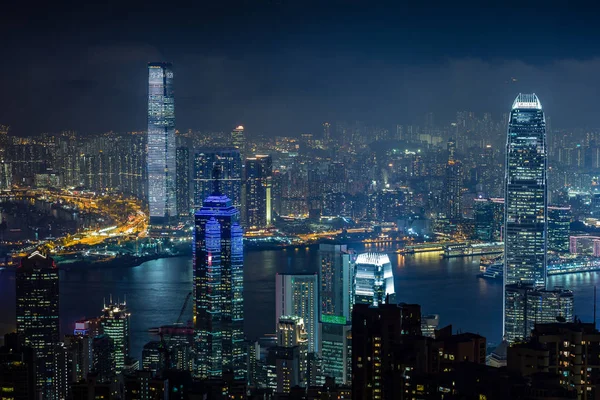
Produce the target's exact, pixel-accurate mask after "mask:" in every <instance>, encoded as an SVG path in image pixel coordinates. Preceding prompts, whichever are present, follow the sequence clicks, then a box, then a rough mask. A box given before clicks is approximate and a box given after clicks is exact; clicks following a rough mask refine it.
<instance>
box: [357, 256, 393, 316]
mask: <svg viewBox="0 0 600 400" xmlns="http://www.w3.org/2000/svg"><path fill="white" fill-rule="evenodd" d="M355 271H356V274H355V277H354V303H355V304H369V305H372V306H374V307H377V306H378V305H380V304H385V303H387V300H386V298H387V296H388V295H393V294H394V293H396V291H395V290H394V274H393V272H392V264H391V263H390V259H389V257H388V255H387V254H384V253H363V254H359V255H358V257H357V258H356V267H355Z"/></svg>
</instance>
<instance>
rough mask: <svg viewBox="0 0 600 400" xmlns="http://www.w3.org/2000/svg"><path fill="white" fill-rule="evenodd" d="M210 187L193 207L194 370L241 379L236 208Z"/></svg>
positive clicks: (241, 318)
mask: <svg viewBox="0 0 600 400" xmlns="http://www.w3.org/2000/svg"><path fill="white" fill-rule="evenodd" d="M215 182H217V183H216V184H215V191H214V192H213V193H212V194H211V195H210V196H208V197H207V198H206V199H205V200H204V204H203V206H202V208H201V209H199V210H198V211H196V213H195V228H194V271H193V272H194V276H193V282H194V292H193V293H194V330H195V346H196V355H197V358H196V364H195V368H194V369H195V374H196V375H197V376H199V377H202V378H220V377H222V376H223V372H224V371H232V372H233V375H234V378H235V379H239V380H243V379H246V372H247V366H246V349H245V345H244V298H243V291H244V269H243V268H244V249H243V231H242V227H241V226H240V224H239V220H240V214H239V211H238V210H237V209H236V208H235V207H234V206H233V205H232V202H231V199H230V198H229V197H227V196H226V195H223V194H221V193H220V190H219V187H218V182H219V179H218V178H216V179H215Z"/></svg>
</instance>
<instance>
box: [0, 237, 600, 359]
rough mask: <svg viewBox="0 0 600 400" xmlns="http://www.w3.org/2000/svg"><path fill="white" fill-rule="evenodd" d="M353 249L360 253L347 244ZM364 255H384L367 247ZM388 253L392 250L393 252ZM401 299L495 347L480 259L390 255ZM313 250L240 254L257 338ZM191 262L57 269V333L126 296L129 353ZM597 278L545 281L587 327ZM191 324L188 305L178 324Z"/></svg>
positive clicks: (180, 296)
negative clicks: (564, 294) (288, 277)
mask: <svg viewBox="0 0 600 400" xmlns="http://www.w3.org/2000/svg"><path fill="white" fill-rule="evenodd" d="M349 247H351V248H354V249H356V250H357V251H359V252H360V251H364V249H365V247H362V246H360V245H350V246H349ZM366 249H367V250H368V251H375V250H385V249H389V247H388V248H386V247H379V246H370V247H368V248H366ZM391 249H395V246H393V247H392V248H391ZM390 261H391V262H392V264H393V266H394V268H393V270H394V274H395V286H396V293H397V298H398V300H399V301H403V302H407V303H418V304H421V306H422V311H423V313H424V314H429V313H435V314H440V322H441V324H442V325H444V324H449V323H452V324H453V327H454V329H455V330H457V329H461V330H462V331H471V332H479V333H480V334H482V335H484V336H486V337H487V338H488V341H490V342H498V341H499V339H500V336H501V333H500V330H501V323H502V315H501V312H502V284H501V282H497V281H488V280H484V279H480V278H477V274H478V273H479V258H458V257H457V258H450V259H444V258H442V257H441V256H440V254H439V253H420V254H416V255H406V256H405V255H401V254H395V253H392V254H390ZM318 265H319V258H318V251H317V249H316V248H315V247H311V248H309V249H306V248H300V249H294V250H291V249H288V250H269V251H252V252H247V253H246V255H245V267H244V269H245V272H244V280H245V288H244V299H245V319H246V324H245V330H246V334H247V335H248V337H250V338H255V337H257V336H259V335H262V334H264V333H267V332H271V331H272V330H273V329H274V323H275V321H274V314H275V302H274V292H275V274H276V273H277V272H315V271H316V270H317V268H318ZM191 266H192V263H191V259H188V258H172V259H162V260H155V261H150V262H147V263H145V264H143V265H141V266H138V267H134V268H123V269H118V268H114V269H107V270H102V269H98V268H90V269H85V270H70V271H61V287H60V290H61V329H62V332H63V333H66V332H69V331H70V330H71V329H72V324H73V322H74V321H75V320H76V319H79V318H83V317H85V316H95V315H98V313H99V311H100V309H101V308H102V302H103V298H105V297H106V298H108V297H109V295H110V294H112V295H113V297H115V298H116V297H120V298H123V297H124V296H125V295H126V296H127V303H128V306H129V308H130V311H131V314H132V316H131V318H132V320H131V322H132V343H131V344H132V354H133V355H134V356H135V357H138V358H139V357H140V356H141V348H142V346H143V345H144V343H145V342H147V341H148V340H151V339H152V337H151V336H150V335H148V334H147V329H148V328H150V327H155V326H160V325H162V324H169V323H173V322H174V320H175V319H176V318H177V315H178V314H179V311H180V309H181V306H182V304H183V301H184V299H185V297H186V295H187V293H188V292H189V291H190V290H191V282H192V271H191ZM598 282H600V273H598V272H587V273H582V274H575V275H559V276H552V277H550V278H549V287H553V286H555V285H561V286H565V287H567V288H571V289H573V290H574V292H575V312H576V314H577V315H578V316H579V317H580V318H581V319H582V320H584V321H591V318H592V312H593V305H592V299H593V288H594V285H597V284H598ZM0 304H1V305H2V306H1V307H0V334H4V333H6V332H8V331H10V330H12V329H14V307H15V304H14V273H13V272H12V271H3V272H0ZM190 318H191V307H188V311H187V312H186V314H185V315H184V317H183V318H182V320H183V321H187V320H188V319H190Z"/></svg>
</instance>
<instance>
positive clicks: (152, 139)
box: [147, 63, 177, 225]
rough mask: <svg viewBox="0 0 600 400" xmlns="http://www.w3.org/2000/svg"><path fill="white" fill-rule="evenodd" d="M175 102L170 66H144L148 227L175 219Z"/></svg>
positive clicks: (162, 64)
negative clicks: (146, 88) (146, 124)
mask: <svg viewBox="0 0 600 400" xmlns="http://www.w3.org/2000/svg"><path fill="white" fill-rule="evenodd" d="M175 159H176V143H175V98H174V92H173V70H172V65H171V64H170V63H150V64H148V163H147V167H148V204H149V206H150V223H151V224H155V225H162V224H165V223H168V222H169V219H170V218H171V217H175V216H176V215H177V201H176V194H175V193H176V191H175V171H176V164H175Z"/></svg>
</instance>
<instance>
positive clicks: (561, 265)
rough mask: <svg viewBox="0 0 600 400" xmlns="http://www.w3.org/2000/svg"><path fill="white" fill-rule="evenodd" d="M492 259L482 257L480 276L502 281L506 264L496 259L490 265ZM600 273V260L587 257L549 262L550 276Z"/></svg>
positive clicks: (560, 258) (554, 258)
mask: <svg viewBox="0 0 600 400" xmlns="http://www.w3.org/2000/svg"><path fill="white" fill-rule="evenodd" d="M489 260H490V259H489V258H488V259H485V258H483V257H482V259H481V264H480V265H479V270H480V271H482V273H480V274H479V275H478V276H479V277H481V278H487V279H502V277H503V275H504V263H503V260H502V258H496V259H495V260H494V261H493V262H491V263H490V261H489ZM594 271H600V258H597V257H587V256H561V257H553V258H550V259H549V260H548V267H547V273H548V275H560V274H575V273H578V272H594Z"/></svg>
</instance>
